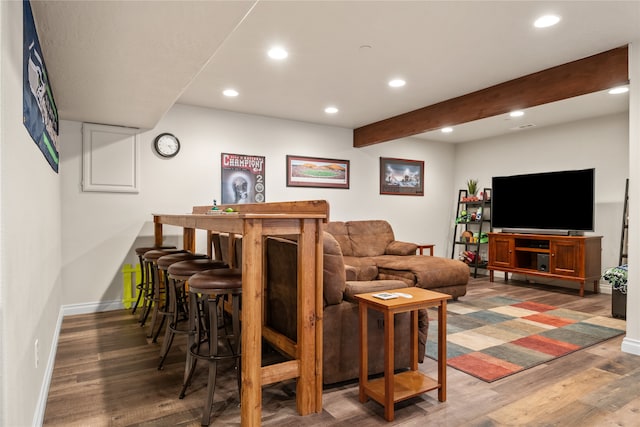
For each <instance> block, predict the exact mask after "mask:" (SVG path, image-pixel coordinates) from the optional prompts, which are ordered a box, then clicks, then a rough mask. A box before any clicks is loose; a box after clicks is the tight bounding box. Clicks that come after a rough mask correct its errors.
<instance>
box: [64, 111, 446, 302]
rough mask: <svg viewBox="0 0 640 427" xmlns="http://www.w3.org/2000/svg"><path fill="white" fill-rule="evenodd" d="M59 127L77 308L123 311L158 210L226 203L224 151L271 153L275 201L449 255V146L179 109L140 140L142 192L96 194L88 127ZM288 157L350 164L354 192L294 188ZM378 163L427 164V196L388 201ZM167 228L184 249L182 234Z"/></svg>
mask: <svg viewBox="0 0 640 427" xmlns="http://www.w3.org/2000/svg"><path fill="white" fill-rule="evenodd" d="M60 128H61V131H60V134H61V140H62V148H61V150H62V151H61V156H60V157H61V159H62V163H61V167H60V170H61V173H60V174H61V178H62V218H63V219H62V230H63V234H62V235H63V245H62V248H63V249H62V262H63V267H62V276H63V279H64V297H63V304H65V305H66V306H67V308H70V309H77V310H78V311H86V310H87V309H109V308H116V307H117V305H118V303H119V301H120V300H121V299H122V273H121V270H122V266H123V265H124V264H127V263H129V264H135V263H136V262H137V258H136V257H135V254H134V252H133V249H134V248H135V247H137V246H142V245H148V244H150V243H152V242H153V237H152V234H153V226H152V222H151V221H152V217H151V214H152V213H153V212H162V213H185V212H189V211H190V210H191V207H192V206H193V205H206V204H211V203H212V200H213V199H217V200H220V188H221V183H220V181H221V170H220V154H221V153H223V152H224V153H238V154H248V155H260V156H265V157H266V199H267V202H273V201H286V200H313V199H325V200H328V201H329V203H330V209H331V212H330V215H331V219H332V220H350V219H386V220H388V221H389V222H390V223H391V225H392V226H393V229H394V231H395V235H396V238H397V239H399V240H405V241H412V242H419V243H434V244H436V248H435V249H436V250H435V252H436V254H437V255H440V256H447V254H446V253H445V248H446V246H447V239H448V238H449V228H450V223H451V199H452V194H453V191H454V190H453V189H454V187H453V185H452V183H453V182H454V181H453V178H454V151H455V147H454V146H452V145H450V144H446V143H440V142H425V141H420V140H417V139H412V138H406V139H403V140H399V141H394V142H392V143H387V144H379V145H375V146H372V147H367V148H364V149H356V148H353V142H352V131H351V130H350V129H344V128H339V127H332V126H320V125H314V124H309V123H302V122H296V121H290V120H280V119H274V118H268V117H262V116H254V115H247V114H238V113H231V112H225V111H216V110H210V109H204V108H198V107H190V106H185V105H176V106H174V107H173V108H172V109H171V110H170V111H169V112H168V113H167V115H166V116H165V117H164V118H163V119H162V120H161V122H160V123H159V124H158V126H156V128H154V129H152V130H149V131H146V132H143V133H141V134H140V153H141V167H140V169H141V184H140V185H141V190H140V192H139V193H138V194H122V193H88V192H82V190H81V179H82V124H81V123H78V122H71V121H63V122H62V123H61V126H60ZM162 132H171V133H173V134H175V135H176V136H177V137H178V138H179V139H180V143H181V147H182V148H181V151H180V153H179V154H178V155H177V156H176V157H174V158H172V159H164V158H161V157H159V156H158V155H156V154H155V153H154V152H153V150H152V145H153V139H154V138H155V136H156V135H158V134H159V133H162ZM287 154H293V155H301V156H311V157H323V158H334V159H348V160H350V162H351V180H350V188H349V189H348V190H345V189H326V188H325V189H323V188H300V187H287V186H286V162H285V158H286V155H287ZM379 157H394V158H404V159H413V160H424V161H425V195H424V197H411V196H391V195H380V194H379V181H378V179H379ZM166 232H167V233H169V234H172V237H170V242H171V243H174V244H177V245H178V246H180V245H181V242H182V240H181V239H180V237H179V236H180V235H181V230H180V229H176V228H171V227H166ZM197 241H198V242H199V244H198V250H200V251H204V250H206V249H205V247H204V243H205V239H204V238H203V236H202V234H200V235H199V236H198V239H197ZM89 283H90V285H89ZM74 304H76V305H77V307H75V308H74V307H73V305H74Z"/></svg>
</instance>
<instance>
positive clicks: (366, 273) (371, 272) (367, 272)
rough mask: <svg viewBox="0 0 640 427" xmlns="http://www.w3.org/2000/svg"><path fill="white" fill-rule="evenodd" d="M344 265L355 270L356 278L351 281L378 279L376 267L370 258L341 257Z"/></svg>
mask: <svg viewBox="0 0 640 427" xmlns="http://www.w3.org/2000/svg"><path fill="white" fill-rule="evenodd" d="M343 259H344V263H345V265H348V266H349V268H350V269H353V270H355V273H356V276H355V278H352V280H375V279H377V278H378V267H377V266H376V263H375V261H374V260H373V259H372V258H368V257H353V256H345V257H343Z"/></svg>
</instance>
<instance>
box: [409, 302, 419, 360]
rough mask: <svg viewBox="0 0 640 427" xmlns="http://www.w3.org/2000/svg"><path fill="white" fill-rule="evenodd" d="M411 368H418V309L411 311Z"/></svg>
mask: <svg viewBox="0 0 640 427" xmlns="http://www.w3.org/2000/svg"><path fill="white" fill-rule="evenodd" d="M410 360H411V370H412V371H417V370H418V310H413V311H412V312H411V358H410Z"/></svg>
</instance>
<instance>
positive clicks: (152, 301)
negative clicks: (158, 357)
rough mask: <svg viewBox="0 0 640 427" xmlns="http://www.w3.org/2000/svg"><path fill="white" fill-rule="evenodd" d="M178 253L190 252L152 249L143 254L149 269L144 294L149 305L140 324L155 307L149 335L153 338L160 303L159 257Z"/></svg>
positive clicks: (145, 266) (146, 266)
mask: <svg viewBox="0 0 640 427" xmlns="http://www.w3.org/2000/svg"><path fill="white" fill-rule="evenodd" d="M176 253H189V251H187V250H184V249H154V250H152V251H148V252H145V254H144V255H143V256H142V260H143V264H144V268H146V269H147V272H146V274H147V286H146V287H145V295H144V298H146V299H147V305H146V308H145V311H144V313H142V315H141V318H140V326H144V325H145V323H146V321H147V318H148V317H149V313H150V312H151V311H152V309H153V314H152V316H151V329H150V332H149V334H148V335H147V337H148V338H151V336H152V335H153V331H154V329H155V325H156V319H157V317H158V306H159V303H160V278H159V271H158V264H157V262H158V258H160V257H162V256H165V255H171V254H176Z"/></svg>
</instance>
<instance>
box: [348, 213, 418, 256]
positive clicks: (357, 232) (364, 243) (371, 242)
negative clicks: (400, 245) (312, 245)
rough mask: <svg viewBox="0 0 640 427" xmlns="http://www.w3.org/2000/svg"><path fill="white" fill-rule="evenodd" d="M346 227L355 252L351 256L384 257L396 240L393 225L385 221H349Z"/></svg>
mask: <svg viewBox="0 0 640 427" xmlns="http://www.w3.org/2000/svg"><path fill="white" fill-rule="evenodd" d="M346 226H347V230H348V232H349V240H350V241H351V250H352V251H353V253H352V254H350V256H360V257H362V256H376V255H384V251H385V250H386V248H387V246H388V245H389V243H391V242H393V241H394V240H395V238H394V236H393V230H392V229H391V225H390V224H389V223H388V222H387V221H384V220H364V221H347V222H346ZM414 253H415V251H414ZM343 254H344V252H343Z"/></svg>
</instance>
